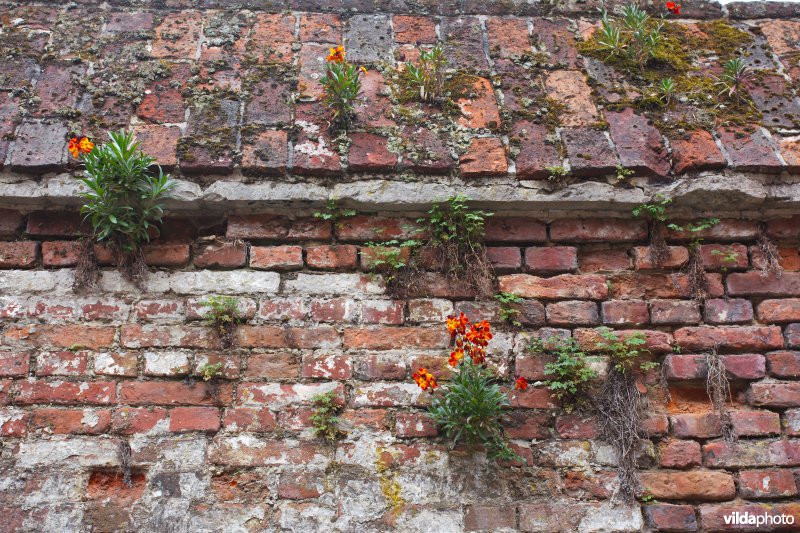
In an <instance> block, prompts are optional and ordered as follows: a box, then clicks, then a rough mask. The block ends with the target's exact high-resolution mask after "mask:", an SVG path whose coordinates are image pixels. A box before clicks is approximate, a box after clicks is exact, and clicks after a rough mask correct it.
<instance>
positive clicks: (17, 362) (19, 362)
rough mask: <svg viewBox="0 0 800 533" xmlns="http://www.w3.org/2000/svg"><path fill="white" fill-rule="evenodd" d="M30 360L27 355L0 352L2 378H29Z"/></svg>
mask: <svg viewBox="0 0 800 533" xmlns="http://www.w3.org/2000/svg"><path fill="white" fill-rule="evenodd" d="M29 360H30V357H29V356H28V354H26V353H22V352H0V376H2V377H17V376H27V375H28V365H29Z"/></svg>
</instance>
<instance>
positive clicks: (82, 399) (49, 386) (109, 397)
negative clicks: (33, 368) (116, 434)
mask: <svg viewBox="0 0 800 533" xmlns="http://www.w3.org/2000/svg"><path fill="white" fill-rule="evenodd" d="M116 398H117V395H116V384H115V383H112V382H108V381H92V382H77V381H42V380H35V381H34V380H28V381H20V382H19V383H18V384H17V395H16V397H15V398H14V402H15V403H17V404H20V405H29V404H37V403H53V404H65V405H69V404H87V405H94V404H97V405H100V404H110V403H114V402H116Z"/></svg>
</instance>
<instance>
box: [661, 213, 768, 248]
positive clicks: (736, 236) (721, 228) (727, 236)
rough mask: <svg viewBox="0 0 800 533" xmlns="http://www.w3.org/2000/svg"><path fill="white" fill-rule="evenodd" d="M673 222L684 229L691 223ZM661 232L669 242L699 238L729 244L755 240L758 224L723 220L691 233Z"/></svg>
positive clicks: (686, 231) (667, 230) (665, 230)
mask: <svg viewBox="0 0 800 533" xmlns="http://www.w3.org/2000/svg"><path fill="white" fill-rule="evenodd" d="M674 222H675V224H676V225H677V226H679V227H683V228H686V226H687V224H688V223H689V222H691V221H688V220H676V221H674ZM663 231H664V233H665V237H666V238H667V239H669V240H676V241H691V240H692V239H695V238H698V237H701V238H703V239H709V240H714V241H723V242H730V241H738V240H753V239H755V238H756V236H757V235H758V223H757V222H756V221H753V220H744V219H736V218H734V219H729V218H723V219H722V220H720V221H719V222H718V223H717V224H714V225H713V226H711V227H710V228H708V229H705V230H702V231H696V232H692V231H690V230H688V229H684V230H683V231H678V230H672V229H664V230H663Z"/></svg>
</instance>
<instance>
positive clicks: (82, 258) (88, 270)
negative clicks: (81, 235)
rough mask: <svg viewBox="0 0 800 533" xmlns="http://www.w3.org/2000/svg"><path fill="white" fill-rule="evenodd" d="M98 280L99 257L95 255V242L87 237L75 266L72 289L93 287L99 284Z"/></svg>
mask: <svg viewBox="0 0 800 533" xmlns="http://www.w3.org/2000/svg"><path fill="white" fill-rule="evenodd" d="M98 281H100V269H99V268H98V266H97V257H96V256H95V255H94V242H93V241H91V240H90V239H85V240H83V241H82V242H81V248H80V251H79V252H78V264H77V266H76V267H75V278H74V280H73V281H72V290H74V291H80V290H84V289H92V288H94V287H96V286H97V282H98Z"/></svg>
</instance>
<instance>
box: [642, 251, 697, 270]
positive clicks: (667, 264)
mask: <svg viewBox="0 0 800 533" xmlns="http://www.w3.org/2000/svg"><path fill="white" fill-rule="evenodd" d="M651 253H652V246H636V247H634V248H633V263H634V267H635V268H636V270H654V269H655V270H657V269H662V268H680V267H681V266H682V265H683V264H684V263H686V261H688V260H689V250H688V249H687V248H685V247H683V246H670V247H669V254H668V256H667V257H666V258H665V259H664V260H662V261H661V264H659V265H656V264H655V263H654V262H653V260H652V258H651Z"/></svg>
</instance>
